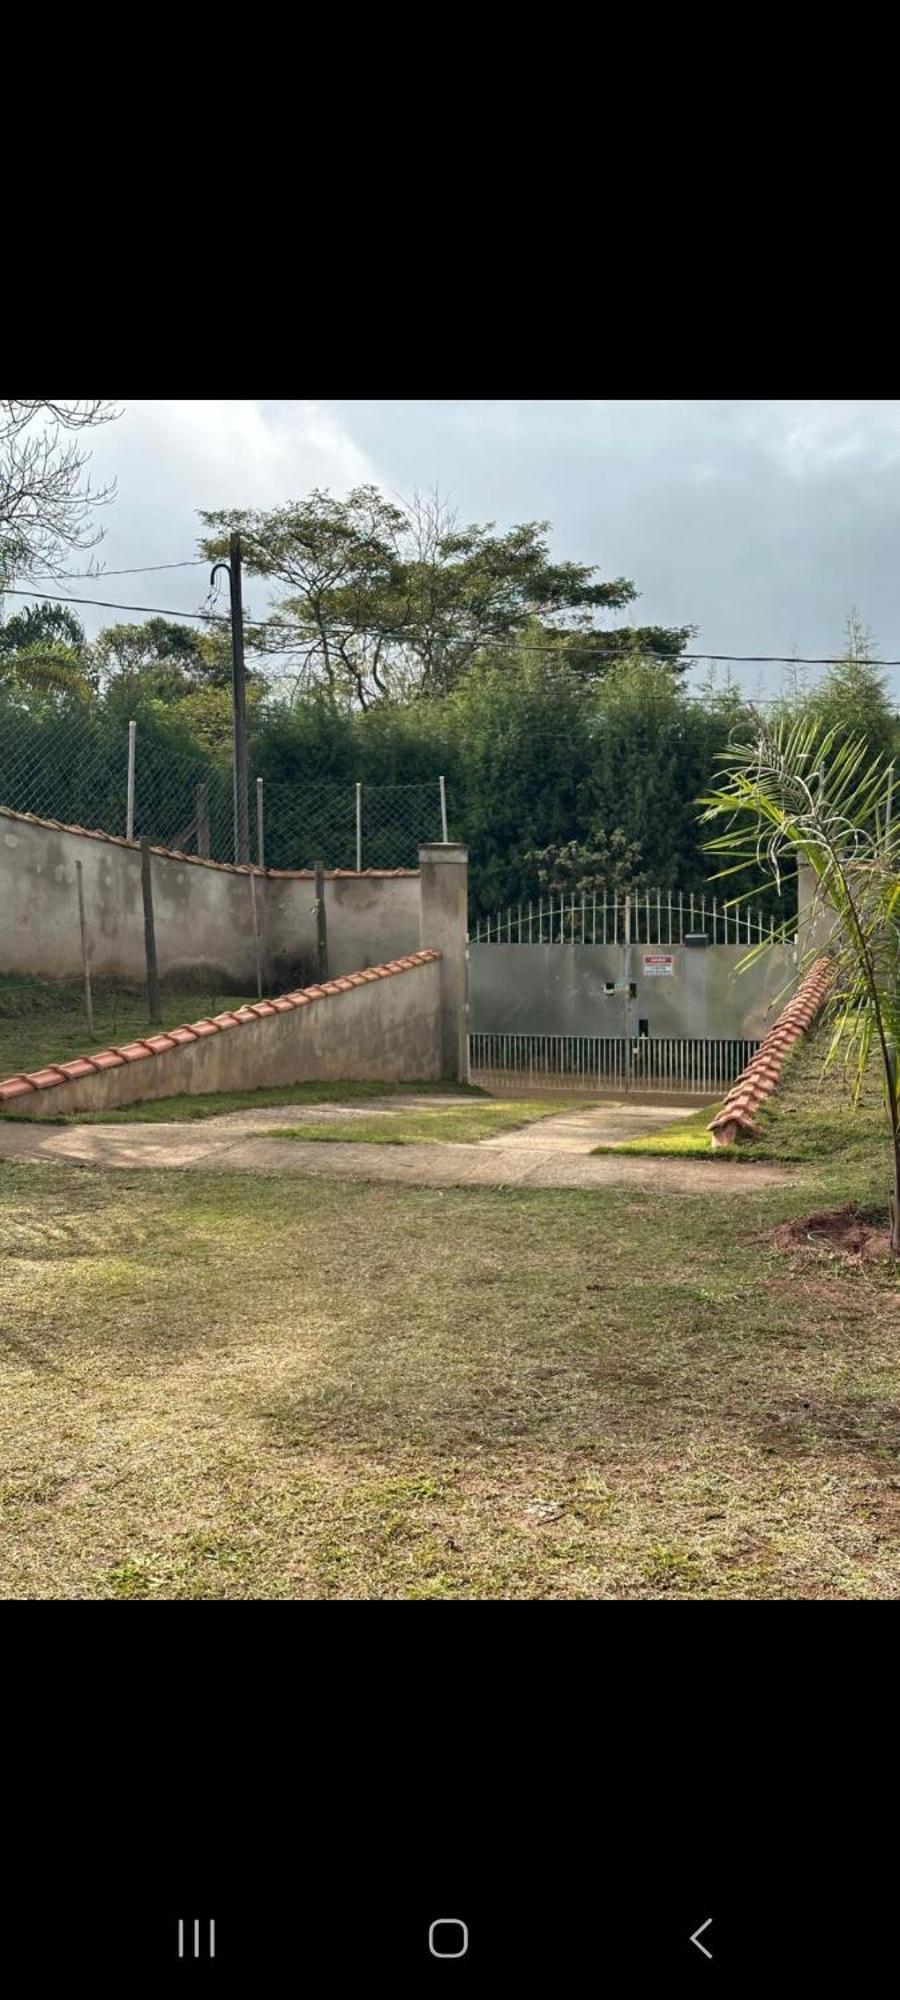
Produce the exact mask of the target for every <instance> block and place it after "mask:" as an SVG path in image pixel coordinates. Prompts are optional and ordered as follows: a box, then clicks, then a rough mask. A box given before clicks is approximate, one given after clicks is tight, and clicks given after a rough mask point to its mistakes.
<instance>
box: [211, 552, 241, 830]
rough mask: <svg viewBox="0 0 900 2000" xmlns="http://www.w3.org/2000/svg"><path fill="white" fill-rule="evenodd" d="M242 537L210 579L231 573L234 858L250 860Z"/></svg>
mask: <svg viewBox="0 0 900 2000" xmlns="http://www.w3.org/2000/svg"><path fill="white" fill-rule="evenodd" d="M241 560H242V552H241V538H240V535H239V534H238V533H237V530H235V532H234V534H233V535H232V537H231V548H230V559H229V561H228V562H227V563H226V562H218V563H216V564H215V565H214V567H213V569H212V570H211V572H210V583H213V582H214V581H215V578H216V576H217V574H218V572H219V570H220V569H224V570H225V571H226V572H227V575H228V589H229V594H230V597H231V706H232V716H233V720H234V858H235V861H238V862H241V861H243V862H245V863H248V862H249V860H250V798H249V788H248V778H247V696H246V674H245V669H244V605H243V594H242V588H241Z"/></svg>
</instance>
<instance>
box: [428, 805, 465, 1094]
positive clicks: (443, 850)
mask: <svg viewBox="0 0 900 2000" xmlns="http://www.w3.org/2000/svg"><path fill="white" fill-rule="evenodd" d="M419 872H420V884H419V896H420V900H419V943H420V946H421V947H422V949H423V950H428V949H430V950H432V951H439V952H442V953H443V956H442V958H441V1018H442V1073H443V1075H444V1076H446V1077H452V1078H454V1079H456V1080H464V1079H465V1078H466V1077H467V1076H468V1072H469V1065H468V1042H467V1038H466V1037H467V1030H466V946H467V939H468V931H469V850H468V848H467V847H462V846H460V845H458V844H457V842H456V841H447V842H444V843H439V842H437V841H435V842H434V843H433V844H430V845H429V846H427V847H420V848H419Z"/></svg>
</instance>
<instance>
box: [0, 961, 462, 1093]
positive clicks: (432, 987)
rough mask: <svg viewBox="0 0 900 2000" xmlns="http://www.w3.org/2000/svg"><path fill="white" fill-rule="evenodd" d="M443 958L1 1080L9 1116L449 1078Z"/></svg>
mask: <svg viewBox="0 0 900 2000" xmlns="http://www.w3.org/2000/svg"><path fill="white" fill-rule="evenodd" d="M440 975H441V961H440V958H439V956H438V954H437V953H435V952H427V953H419V954H415V955H413V956H410V957H407V958H404V959H401V960H396V961H393V962H392V963H391V964H390V965H386V966H382V967H379V968H377V969H375V970H369V971H366V972H358V973H356V974H354V975H353V976H352V977H347V978H346V979H342V980H339V981H337V982H329V984H328V985H326V986H324V987H313V988H311V989H310V990H308V991H306V992H299V993H293V994H286V995H284V996H283V997H282V998H281V999H279V1000H274V1001H266V1000H264V1001H262V1002H260V1003H259V1004H257V1005H255V1006H253V1007H246V1008H242V1009H241V1010H240V1012H239V1013H237V1014H227V1013H226V1014H221V1015H217V1016H216V1018H215V1020H214V1021H197V1022H194V1023H193V1024H192V1025H191V1026H190V1027H188V1026H185V1027H184V1028H175V1029H172V1030H171V1031H170V1032H168V1033H165V1034H163V1033H160V1034H158V1035H154V1036H151V1037H148V1039H147V1041H146V1042H133V1043H129V1044H125V1045H124V1046H123V1047H122V1048H120V1049H115V1050H112V1049H109V1050H104V1051H99V1052H98V1051H95V1050H92V1051H91V1053H90V1055H89V1056H87V1055H86V1056H84V1057H80V1058H78V1059H77V1060H76V1061H74V1062H71V1063H63V1064H60V1065H58V1066H55V1065H48V1067H47V1068H46V1069H44V1070H38V1071H34V1072H32V1073H30V1074H29V1076H28V1077H14V1078H10V1079H8V1080H7V1081H6V1082H5V1083H0V1107H2V1109H3V1111H4V1112H5V1113H6V1114H7V1115H12V1116H15V1117H22V1118H48V1117H53V1116H55V1115H57V1114H58V1113H60V1112H77V1111H108V1110H111V1109H113V1108H114V1107H115V1106H117V1105H120V1104H135V1103H137V1102H140V1101H146V1100H148V1099H159V1098H165V1097H174V1096H178V1095H180V1094H181V1093H182V1092H187V1093H189V1094H191V1095H194V1094H196V1093H199V1092H204V1091H219V1090H257V1089H260V1088H261V1087H263V1086H265V1085H267V1084H269V1085H270V1084H291V1083H304V1082H309V1081H315V1082H322V1081H333V1082H339V1081H342V1080H344V1079H350V1078H353V1079H366V1080H373V1081H376V1082H380V1081H383V1082H398V1083H404V1082H425V1081H434V1080H436V1079H438V1078H439V1077H440V1076H441V1075H442V1067H441V1065H442V1020H441V976H440Z"/></svg>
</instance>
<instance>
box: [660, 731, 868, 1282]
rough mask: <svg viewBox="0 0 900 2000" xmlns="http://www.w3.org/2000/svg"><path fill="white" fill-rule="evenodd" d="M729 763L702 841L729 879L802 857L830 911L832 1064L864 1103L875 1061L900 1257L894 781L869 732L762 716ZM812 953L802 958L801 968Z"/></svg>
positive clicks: (706, 803)
mask: <svg viewBox="0 0 900 2000" xmlns="http://www.w3.org/2000/svg"><path fill="white" fill-rule="evenodd" d="M723 761H724V762H725V763H726V764H727V767H728V768H727V770H726V772H725V774H724V778H723V782H722V784H721V785H720V786H718V787H717V788H716V789H715V790H713V791H712V792H710V793H709V794H707V796H706V797H705V798H703V799H702V800H701V802H700V803H701V804H702V805H703V807H704V812H703V815H702V817H703V821H704V822H707V823H708V822H714V821H718V820H722V819H725V820H726V821H727V829H726V831H725V832H724V833H721V834H719V835H718V836H717V837H716V838H714V839H712V840H710V841H709V842H708V843H707V845H708V851H709V852H710V853H711V854H715V855H719V856H721V857H723V858H724V859H727V860H728V862H729V863H730V866H729V867H728V868H726V869H724V870H723V871H722V873H723V875H729V876H733V873H734V870H735V868H737V869H740V868H741V867H742V866H746V865H747V864H748V863H749V864H753V863H755V864H756V866H757V867H762V868H763V869H764V870H766V871H767V873H768V874H769V875H770V876H771V878H772V879H773V880H774V881H775V883H776V885H780V881H781V876H782V872H783V869H784V866H785V863H786V862H788V863H789V865H790V864H792V863H793V861H794V859H795V858H796V857H798V856H799V858H800V859H801V860H803V861H806V862H808V864H809V865H810V867H811V868H812V869H813V871H814V873H815V875H816V878H817V882H818V887H819V891H820V894H821V897H822V901H823V903H824V905H825V907H826V909H830V910H831V911H832V912H833V913H834V919H835V921H834V926H833V931H832V936H831V940H830V942H829V946H828V953H829V956H830V957H831V958H832V961H833V965H834V981H833V984H832V988H831V992H830V996H829V1000H828V1002H827V1012H828V1014H829V1015H830V1017H831V1021H832V1024H833V1033H832V1038H831V1043H830V1047H829V1050H828V1056H827V1061H828V1062H831V1061H834V1060H835V1059H836V1058H837V1056H838V1054H839V1053H842V1054H843V1057H844V1062H845V1066H846V1069H847V1070H848V1072H849V1073H850V1075H851V1077H852V1079H853V1085H854V1090H855V1093H856V1094H857V1096H858V1093H859V1090H860V1088H861V1086H862V1082H863V1079H864V1077H865V1075H866V1072H867V1069H868V1064H869V1059H870V1057H871V1056H872V1055H873V1054H875V1055H876V1057H877V1060H878V1062H879V1063H880V1067H881V1076H882V1081H883V1086H884V1101H885V1109H886V1114H887V1122H888V1129H889V1132H890V1141H891V1163H892V1193H891V1201H890V1214H891V1248H892V1250H893V1254H894V1256H895V1257H897V1256H900V1107H898V1079H897V1051H898V1046H900V820H898V817H897V815H893V816H892V814H891V810H890V807H891V791H892V774H891V772H890V770H889V769H887V768H886V767H885V763H884V759H883V758H882V757H874V758H873V757H872V756H871V753H870V750H869V745H868V742H867V740H866V738H865V737H864V736H857V737H841V736H840V735H839V732H838V731H837V730H836V729H830V730H826V731H824V732H823V730H822V729H821V726H820V725H819V724H817V723H816V722H815V721H806V720H803V721H800V722H796V723H794V724H793V725H792V726H789V725H787V724H785V723H782V724H781V725H779V726H778V727H777V728H776V729H775V730H774V731H772V730H771V729H769V728H767V726H766V724H765V723H764V722H763V721H762V720H761V719H758V718H757V723H756V734H755V737H754V738H752V739H751V740H749V741H747V742H745V743H744V744H743V745H735V746H733V747H732V748H731V749H730V750H729V751H727V752H725V753H724V756H723ZM826 772H827V776H825V773H826ZM761 949H766V947H765V946H763V947H761ZM753 955H755V954H749V955H748V956H753ZM816 955H818V950H817V949H816V950H814V951H813V952H812V953H807V955H806V958H805V960H804V965H803V967H801V970H805V969H808V966H809V964H810V962H811V959H812V957H813V956H816Z"/></svg>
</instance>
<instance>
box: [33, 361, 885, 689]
mask: <svg viewBox="0 0 900 2000" xmlns="http://www.w3.org/2000/svg"><path fill="white" fill-rule="evenodd" d="M92 472H93V473H94V475H95V476H96V477H97V478H98V479H101V480H102V479H108V478H110V477H112V476H115V477H116V479H117V481H118V495H117V498H116V501H115V503H114V505H113V506H112V507H111V508H109V509H108V510H107V512H106V516H105V520H106V527H107V534H106V538H105V541H104V543H103V545H102V547H101V549H100V551H99V552H98V554H99V559H100V560H101V561H102V562H103V564H104V566H105V567H106V568H107V569H109V570H113V569H118V568H125V567H130V566H132V565H136V564H138V563H147V564H151V563H163V562H175V561H178V560H181V559H184V558H186V557H190V556H193V555H195V554H196V536H197V530H198V522H197V509H199V508H201V507H208V508H214V507H227V506H231V505H237V506H240V505H247V506H259V507H265V506H271V505H275V504H278V503H283V502H285V501H287V500H290V499H295V498H297V497H299V496H300V495H302V494H303V493H305V492H307V491H308V490H309V488H310V487H312V486H314V485H320V486H328V487H330V488H331V490H332V491H333V492H335V493H337V494H344V493H346V492H347V491H348V490H349V488H350V487H351V486H353V485H357V484H360V483H361V482H363V481H369V480H371V481H374V482H375V483H376V484H377V485H379V486H380V487H382V488H383V489H384V491H385V492H387V493H389V494H392V495H400V496H403V497H409V496H411V494H412V493H413V491H414V490H415V489H416V488H420V489H421V488H426V487H433V486H435V485H437V486H438V487H439V488H440V490H441V492H442V494H444V495H445V497H447V498H449V499H450V500H451V502H452V503H453V504H454V506H455V508H456V509H457V511H458V513H459V514H460V516H461V517H462V518H463V519H464V520H494V521H496V522H497V524H498V526H500V527H507V526H509V525H511V524H512V523H513V522H515V521H522V520H534V519H546V520H549V521H550V522H551V523H552V536H551V542H552V548H553V551H554V554H556V555H557V556H560V557H569V558H573V559H576V560H579V561H582V562H589V563H596V564H597V565H598V569H599V573H600V575H601V576H619V575H624V576H628V577H631V578H632V579H633V581H634V583H635V584H636V586H637V588H638V590H639V591H640V593H641V595H640V599H639V601H638V604H637V605H636V607H635V610H634V614H633V615H635V616H636V617H637V618H638V619H639V620H640V622H641V623H646V624H651V623H652V624H657V623H658V624H671V625H681V624H688V623H690V624H694V625H696V626H697V627H698V638H697V641H696V645H697V649H698V650H700V651H708V652H710V653H736V654H740V653H754V654H756V653H778V654H789V653H791V652H792V651H794V650H795V651H797V652H799V653H808V654H814V655H818V654H832V653H834V652H835V650H836V649H837V648H838V647H839V644H840V640H841V635H842V632H843V627H844V622H845V619H846V616H847V613H848V611H849V610H850V608H851V606H855V607H856V608H857V610H858V612H859V614H860V616H861V617H862V618H863V620H864V621H865V622H866V623H867V624H868V625H869V626H870V627H871V629H872V631H873V632H874V634H875V637H876V639H877V641H878V644H879V646H880V650H881V653H882V655H883V656H884V657H885V658H889V659H900V562H898V550H900V402H743V403H742V402H541V401H533V402H449V401H448V402H318V403H317V402H294V403H286V402H278V403H271V402H269V403H267V402H262V401H260V402H247V401H244V402H144V403H141V402H137V403H135V402H132V403H127V404H126V405H125V408H124V415H123V416H122V417H121V418H120V420H119V421H118V422H117V423H115V424H112V425H110V426H109V427H108V428H107V429H106V430H104V431H101V432H98V433H97V434H96V438H95V441H94V453H93V465H92ZM72 566H73V567H77V568H83V567H84V566H85V565H84V564H83V563H81V562H79V563H77V564H74V563H73V565H72ZM79 588H81V589H83V590H84V591H85V592H95V593H96V594H98V595H101V594H102V595H104V596H108V597H111V598H113V597H115V598H118V599H120V600H121V601H122V602H134V603H149V604H158V605H162V606H165V607H166V608H169V609H173V610H175V611H179V610H191V609H196V608H198V607H199V606H200V605H201V604H202V603H203V601H204V597H205V590H206V577H205V575H204V573H203V572H202V571H195V572H192V571H190V570H184V571H175V572H173V573H172V575H171V576H169V575H165V574H157V575H152V574H151V575H148V576H147V577H146V578H144V579H138V578H132V577H129V578H124V577H120V578H117V579H116V580H115V588H113V587H112V579H110V584H109V586H108V587H107V586H104V588H103V590H102V592H101V591H100V589H99V588H98V586H97V585H96V584H82V585H80V586H79V585H77V584H71V585H70V589H71V590H73V591H76V590H78V589H79ZM8 603H9V600H8ZM249 604H250V609H251V611H252V612H254V613H255V614H256V615H261V613H262V612H263V610H264V606H265V597H264V595H263V593H262V592H261V590H260V586H259V585H252V584H251V585H250V588H249ZM84 616H85V622H86V623H87V624H88V626H89V629H90V630H95V629H96V628H97V625H98V624H100V623H107V622H110V621H111V619H112V617H113V616H114V614H113V613H110V612H106V611H103V612H97V613H94V614H90V613H85V614H84ZM738 671H739V672H740V676H741V678H742V681H743V684H744V685H745V686H747V687H749V688H753V689H755V690H757V691H762V692H777V689H778V686H779V684H780V678H781V670H780V669H779V668H778V667H767V668H762V669H760V668H757V667H753V668H749V669H744V670H738ZM760 676H762V679H761V678H760ZM890 679H891V686H892V688H893V689H894V691H895V693H896V695H897V696H898V699H900V669H898V670H896V671H895V672H893V673H892V674H891V676H890Z"/></svg>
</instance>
